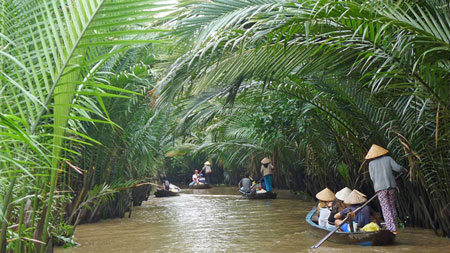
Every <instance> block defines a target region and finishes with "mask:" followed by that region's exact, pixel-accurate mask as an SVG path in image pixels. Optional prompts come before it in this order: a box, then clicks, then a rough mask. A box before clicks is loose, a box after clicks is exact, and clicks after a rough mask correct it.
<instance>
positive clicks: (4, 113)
mask: <svg viewBox="0 0 450 253" xmlns="http://www.w3.org/2000/svg"><path fill="white" fill-rule="evenodd" d="M179 2H180V4H179V5H178V7H177V8H175V7H173V6H169V7H168V6H167V5H168V3H170V1H165V4H164V3H159V1H157V0H146V1H142V0H83V1H72V0H59V1H57V0H48V1H44V0H26V1H14V0H0V5H1V9H0V19H1V23H0V100H1V103H0V164H1V167H0V224H1V225H0V233H1V235H0V252H5V251H11V252H12V251H16V252H22V251H41V252H42V251H45V250H46V249H49V248H50V247H52V245H53V244H56V243H65V242H69V243H70V242H72V241H71V235H72V234H73V227H74V225H76V224H78V223H80V222H90V221H95V220H97V219H99V218H101V217H123V215H124V213H125V211H127V210H128V209H129V208H130V206H131V205H132V204H131V202H132V201H134V202H135V203H136V202H137V203H140V201H142V199H144V198H145V197H146V196H148V190H149V188H148V180H149V177H152V176H154V175H155V174H156V173H157V171H161V170H165V172H167V173H168V174H169V175H172V176H178V178H177V179H180V180H182V178H183V177H186V176H187V175H189V173H190V172H189V171H190V170H192V167H193V166H200V165H201V164H202V163H203V162H204V161H205V160H206V159H209V160H211V161H212V162H213V169H214V170H215V172H216V173H217V174H219V172H220V174H221V173H222V172H224V175H220V176H217V174H216V178H215V179H216V180H220V181H222V180H224V179H230V180H231V181H233V180H237V179H238V178H239V176H240V174H242V173H243V172H244V171H246V170H247V171H249V172H252V174H254V176H258V173H259V172H258V169H259V160H260V159H261V158H262V157H264V156H270V157H271V158H272V160H273V162H274V165H275V167H276V172H275V183H276V184H277V185H278V186H280V187H289V188H292V189H297V190H303V191H306V192H309V193H311V194H312V193H315V192H317V191H318V190H319V189H321V188H323V187H325V186H328V187H331V188H333V189H335V190H338V189H340V188H341V187H343V186H350V187H353V188H358V189H361V190H363V191H365V192H367V193H370V191H372V190H371V186H370V180H368V179H367V170H366V168H365V166H364V164H363V165H361V164H362V162H363V158H364V155H365V153H366V151H367V150H368V148H369V147H370V145H371V144H372V143H377V144H379V145H382V146H385V147H387V148H389V150H390V151H391V155H392V156H393V157H394V158H395V159H396V160H397V161H399V162H400V163H401V164H402V165H404V166H405V167H409V168H410V174H409V177H408V178H406V177H404V178H403V179H402V180H401V182H399V186H400V188H401V189H405V190H402V191H401V194H400V198H399V200H400V205H399V210H400V214H401V217H402V219H406V217H410V220H409V222H410V224H412V225H420V226H425V227H431V228H433V229H435V231H436V232H438V231H442V232H443V233H444V234H446V235H449V234H450V231H449V230H448V229H449V227H450V219H449V217H450V216H449V215H448V214H449V211H450V210H449V208H450V207H449V206H448V203H449V202H450V187H449V185H448V183H449V182H450V176H449V169H448V166H447V164H449V163H450V151H449V149H448V146H450V141H449V136H450V120H449V117H450V113H449V109H450V108H449V107H450V85H449V82H448V80H450V62H449V59H450V25H449V24H450V6H449V5H448V3H447V2H446V1H442V0H429V1H387V0H380V1H359V0H357V1H330V0H327V1H326V0H319V1H303V0H211V1H201V0H198V1H196V0H194V1H193V0H189V1H179ZM166 7H168V8H169V9H166ZM167 11H168V12H167ZM169 42H170V43H169ZM143 181H145V182H143ZM136 186H145V187H143V188H140V189H141V191H142V192H144V193H143V194H141V193H139V191H136V189H138V188H137V187H136ZM138 195H139V196H140V197H137V196H138Z"/></svg>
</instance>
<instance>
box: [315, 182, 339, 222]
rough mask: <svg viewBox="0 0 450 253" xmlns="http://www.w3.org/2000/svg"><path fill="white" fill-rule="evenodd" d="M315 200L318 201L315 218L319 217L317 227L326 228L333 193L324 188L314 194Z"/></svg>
mask: <svg viewBox="0 0 450 253" xmlns="http://www.w3.org/2000/svg"><path fill="white" fill-rule="evenodd" d="M316 198H317V199H318V200H319V204H318V205H317V216H318V217H319V226H321V227H324V228H326V227H327V225H328V217H329V216H330V212H331V211H330V209H331V203H332V201H333V200H334V199H335V198H336V196H335V195H334V193H333V192H332V191H331V190H330V189H328V188H325V189H323V190H322V191H320V192H319V193H317V194H316Z"/></svg>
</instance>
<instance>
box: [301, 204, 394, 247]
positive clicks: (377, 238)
mask: <svg viewBox="0 0 450 253" xmlns="http://www.w3.org/2000/svg"><path fill="white" fill-rule="evenodd" d="M306 222H307V223H308V230H309V231H310V233H311V234H313V235H315V236H317V237H318V238H323V237H325V236H326V235H327V234H328V233H330V232H331V231H332V230H329V229H326V228H323V227H321V226H319V225H318V224H317V214H316V209H315V208H314V209H313V210H311V211H310V212H309V213H308V215H306ZM394 240H395V235H394V234H392V233H391V232H390V231H389V230H386V229H380V230H378V231H374V232H354V233H351V232H340V231H336V232H335V233H334V234H333V235H332V236H331V237H330V238H328V241H332V242H335V243H343V244H357V245H364V246H381V245H390V244H393V243H394Z"/></svg>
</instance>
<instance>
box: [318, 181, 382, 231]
mask: <svg viewBox="0 0 450 253" xmlns="http://www.w3.org/2000/svg"><path fill="white" fill-rule="evenodd" d="M316 198H317V199H319V204H318V205H317V214H318V216H319V220H318V223H319V226H321V227H325V228H328V229H333V228H334V227H335V226H339V225H340V224H341V223H342V222H343V219H344V218H345V217H347V215H348V214H349V213H350V214H351V213H352V212H353V211H355V210H356V209H357V208H359V207H360V206H361V205H362V204H364V203H365V202H366V201H367V199H366V195H364V194H363V193H361V192H359V191H357V190H353V191H352V190H350V189H349V188H348V187H345V188H343V189H342V190H340V191H338V192H337V193H336V194H334V193H333V192H332V191H331V190H330V189H328V188H325V189H323V190H322V191H321V192H319V193H317V194H316ZM370 214H371V209H370V207H369V206H364V207H363V208H362V209H361V210H360V211H359V212H358V213H356V214H355V215H354V217H353V223H352V225H353V230H354V231H356V230H357V229H358V228H360V229H361V230H363V231H369V230H370V231H372V229H374V228H375V230H378V229H377V227H378V225H377V224H376V223H375V222H374V223H371V216H370ZM369 223H370V225H369V226H367V227H366V225H367V224H369ZM340 229H341V230H342V231H343V232H350V231H351V226H350V225H349V223H348V222H346V223H345V224H343V225H342V226H341V228H340Z"/></svg>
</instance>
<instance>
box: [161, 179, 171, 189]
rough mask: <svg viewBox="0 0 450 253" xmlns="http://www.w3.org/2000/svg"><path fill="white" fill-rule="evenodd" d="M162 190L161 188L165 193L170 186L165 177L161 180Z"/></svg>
mask: <svg viewBox="0 0 450 253" xmlns="http://www.w3.org/2000/svg"><path fill="white" fill-rule="evenodd" d="M162 182H163V183H162V188H163V190H165V191H168V190H169V186H170V182H169V180H167V177H163V178H162Z"/></svg>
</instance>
